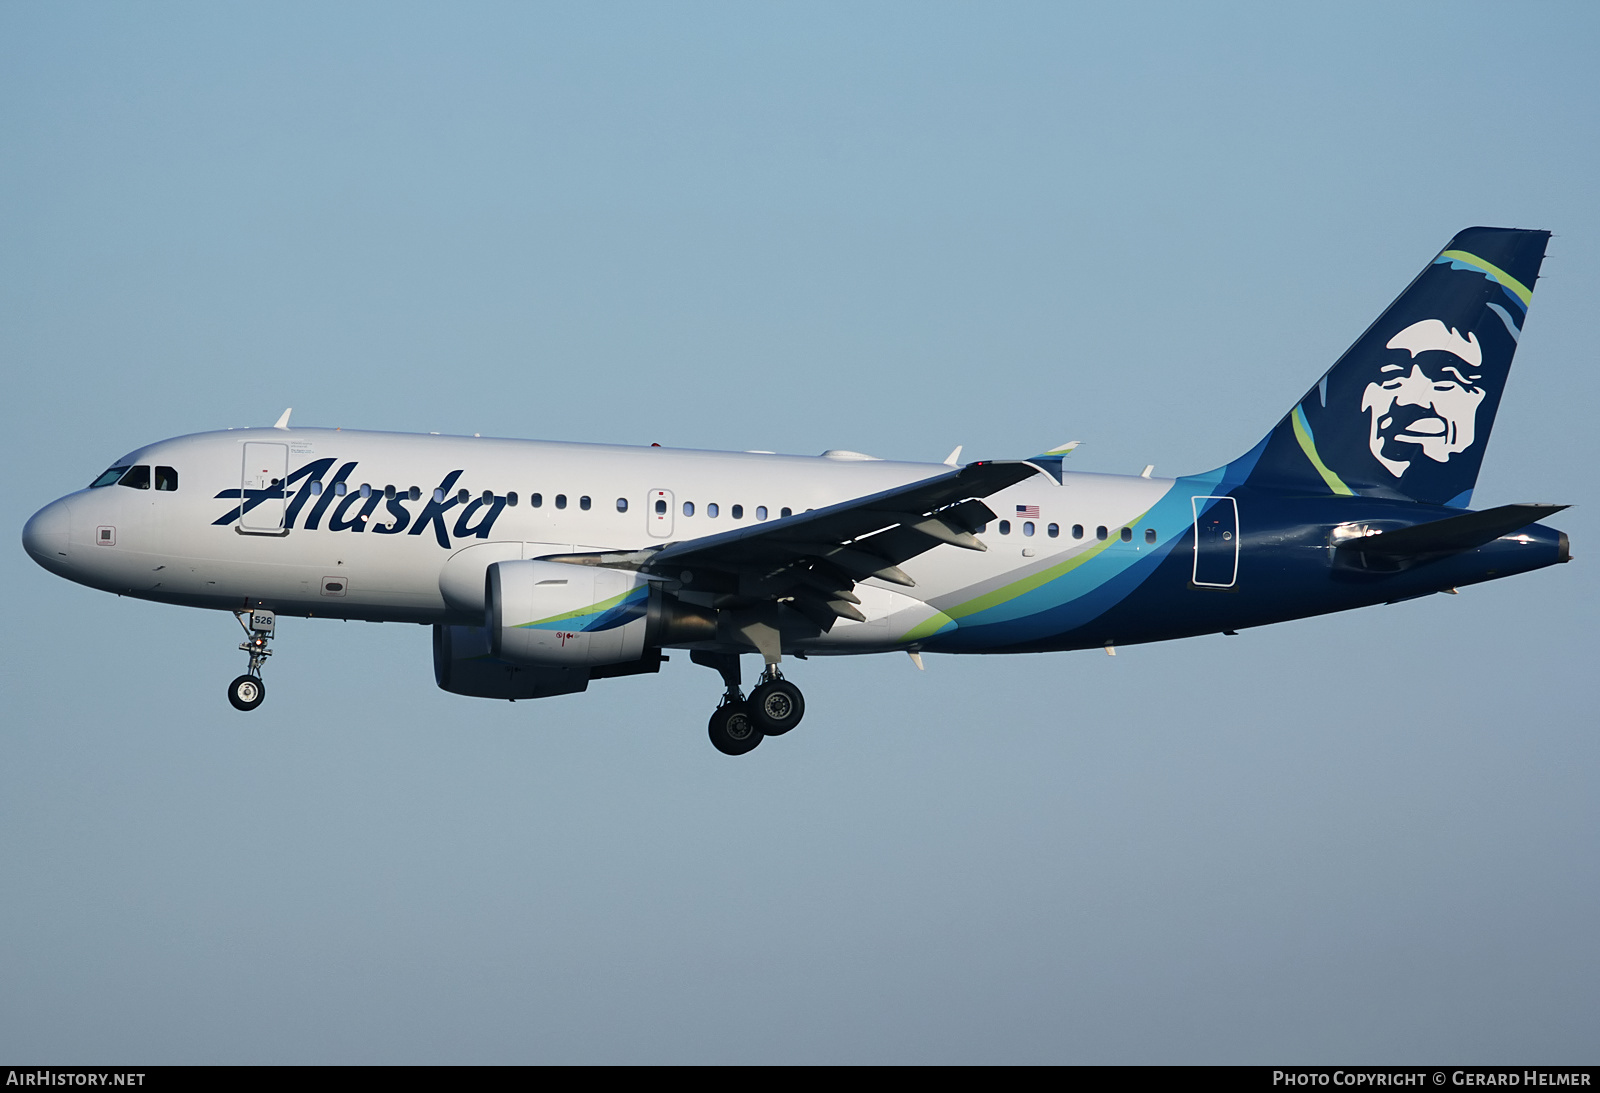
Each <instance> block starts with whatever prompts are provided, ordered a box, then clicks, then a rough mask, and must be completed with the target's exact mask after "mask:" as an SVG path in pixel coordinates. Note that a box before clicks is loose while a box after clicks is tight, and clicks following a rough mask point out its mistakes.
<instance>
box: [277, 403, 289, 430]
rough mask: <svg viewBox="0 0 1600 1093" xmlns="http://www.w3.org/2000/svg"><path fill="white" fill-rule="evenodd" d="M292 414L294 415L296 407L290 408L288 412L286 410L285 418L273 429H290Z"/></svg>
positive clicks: (281, 418) (280, 419)
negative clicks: (290, 416)
mask: <svg viewBox="0 0 1600 1093" xmlns="http://www.w3.org/2000/svg"><path fill="white" fill-rule="evenodd" d="M292 413H294V407H293V406H291V407H289V408H288V409H287V410H285V411H284V412H283V416H282V417H280V418H279V419H278V423H277V424H276V425H274V426H273V428H274V429H287V428H288V427H289V415H290V414H292Z"/></svg>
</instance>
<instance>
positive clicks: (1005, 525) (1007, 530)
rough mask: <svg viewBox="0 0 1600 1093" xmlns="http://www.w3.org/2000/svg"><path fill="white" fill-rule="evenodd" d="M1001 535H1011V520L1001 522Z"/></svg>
mask: <svg viewBox="0 0 1600 1093" xmlns="http://www.w3.org/2000/svg"><path fill="white" fill-rule="evenodd" d="M1000 534H1001V535H1010V534H1011V521H1010V520H1002V521H1000Z"/></svg>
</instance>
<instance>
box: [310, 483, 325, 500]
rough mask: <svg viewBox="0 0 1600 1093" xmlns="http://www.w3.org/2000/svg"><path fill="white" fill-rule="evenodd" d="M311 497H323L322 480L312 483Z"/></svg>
mask: <svg viewBox="0 0 1600 1093" xmlns="http://www.w3.org/2000/svg"><path fill="white" fill-rule="evenodd" d="M311 496H312V497H321V496H322V480H321V479H317V480H315V481H313V482H312V483H311Z"/></svg>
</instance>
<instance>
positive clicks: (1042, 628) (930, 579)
mask: <svg viewBox="0 0 1600 1093" xmlns="http://www.w3.org/2000/svg"><path fill="white" fill-rule="evenodd" d="M1548 239H1549V233H1548V232H1542V231H1518V230H1510V229H1501V228H1469V229H1467V230H1466V231H1464V232H1462V233H1460V234H1459V235H1457V236H1456V237H1455V238H1454V239H1452V240H1451V241H1450V245H1449V246H1448V247H1446V248H1445V250H1444V251H1443V252H1441V253H1440V254H1439V255H1438V257H1436V258H1434V259H1433V260H1432V261H1431V262H1430V263H1429V264H1428V265H1427V266H1426V267H1425V268H1424V269H1423V271H1422V273H1421V274H1419V275H1418V277H1417V278H1416V280H1415V281H1413V282H1412V283H1411V285H1410V287H1408V288H1407V289H1406V290H1405V291H1404V292H1403V293H1402V294H1401V295H1400V297H1399V298H1398V299H1397V300H1395V302H1394V303H1393V304H1391V305H1390V306H1389V308H1388V310H1387V311H1385V312H1384V313H1383V315H1382V316H1381V317H1379V319H1378V320H1377V322H1375V323H1374V324H1373V325H1372V326H1371V327H1370V328H1369V329H1368V330H1367V332H1366V333H1365V334H1363V335H1362V336H1361V337H1360V338H1359V339H1358V340H1357V341H1356V343H1355V345H1353V346H1352V347H1351V348H1350V349H1349V351H1347V352H1346V353H1345V354H1344V356H1342V357H1340V358H1339V360H1338V361H1337V363H1335V364H1334V366H1333V367H1332V368H1331V369H1329V370H1328V372H1327V373H1326V374H1325V375H1323V377H1322V378H1321V379H1320V380H1319V381H1318V382H1317V383H1316V384H1315V385H1314V386H1313V387H1312V388H1311V389H1310V390H1309V391H1308V392H1307V393H1306V395H1305V397H1304V398H1302V399H1301V400H1300V401H1299V402H1297V403H1296V404H1295V405H1294V406H1293V407H1292V408H1291V409H1290V410H1289V412H1288V413H1287V414H1285V415H1284V417H1283V419H1282V420H1281V421H1279V422H1278V424H1277V425H1276V426H1275V427H1274V428H1273V429H1272V431H1271V432H1269V433H1268V434H1267V435H1266V437H1265V438H1264V439H1263V440H1262V441H1261V442H1260V443H1259V444H1257V445H1255V446H1254V447H1253V448H1251V449H1250V450H1249V451H1248V452H1246V453H1245V454H1244V455H1242V456H1240V457H1239V458H1238V459H1235V460H1233V461H1232V462H1230V463H1228V464H1226V465H1225V466H1222V467H1218V468H1217V469H1215V470H1211V471H1207V472H1205V473H1203V474H1194V475H1188V476H1185V477H1181V478H1155V477H1152V476H1151V474H1150V472H1149V470H1148V469H1147V470H1146V473H1145V474H1143V475H1140V476H1127V477H1124V476H1118V475H1106V474H1083V473H1070V472H1067V471H1065V470H1064V467H1063V459H1064V457H1065V456H1066V455H1067V453H1068V451H1069V450H1070V447H1071V446H1070V445H1064V446H1062V447H1059V448H1056V449H1054V450H1051V451H1047V452H1045V453H1043V454H1041V455H1037V456H1035V457H1033V458H1031V459H1026V460H996V461H985V462H979V463H969V464H967V465H965V466H960V465H957V463H956V455H957V454H959V451H960V450H959V449H957V452H956V453H952V455H951V458H950V459H949V460H948V461H947V463H946V464H924V463H906V462H895V461H890V460H883V459H874V458H871V457H869V456H865V455H861V454H859V453H855V452H846V451H829V452H824V453H823V454H822V455H821V456H818V457H802V456H790V455H775V454H772V453H768V452H710V451H687V450H674V449H667V448H661V447H656V446H651V447H648V448H643V447H622V446H615V445H592V444H566V443H548V442H540V441H530V440H503V439H486V438H478V437H454V436H438V435H427V436H415V435H407V434H399V433H382V432H355V431H349V430H335V429H302V428H298V427H291V426H290V425H289V414H288V412H285V413H284V416H283V417H282V419H280V420H279V422H278V424H277V425H275V426H273V427H272V428H263V429H233V430H227V431H224V432H209V433H197V434H194V435H191V436H184V437H178V438H176V439H173V440H163V441H159V442H157V443H155V444H150V445H148V446H146V447H143V448H139V449H138V450H136V451H134V452H131V453H129V454H128V455H126V456H124V457H122V458H121V459H118V460H117V461H116V462H115V463H114V464H113V465H112V466H111V468H110V469H109V470H107V471H105V472H104V473H103V474H101V475H100V476H99V477H97V478H95V479H94V481H93V482H91V483H90V484H89V486H88V487H87V488H86V489H83V490H80V491H78V492H77V493H73V494H70V495H68V496H66V497H63V498H61V499H60V500H58V501H54V502H52V503H50V504H49V505H46V506H45V507H44V508H43V509H41V510H40V511H39V512H38V513H36V514H35V515H34V516H33V518H32V519H30V520H29V521H28V523H27V526H26V528H25V529H24V531H23V536H22V538H23V543H24V545H25V546H26V548H27V551H28V553H29V554H30V555H32V556H33V558H34V560H36V561H37V562H38V563H39V564H40V565H41V566H43V567H44V568H46V569H48V570H50V571H51V572H53V573H57V574H59V575H61V576H63V577H66V578H68V579H69V580H73V581H77V582H79V583H80V584H85V585H89V586H90V587H92V588H99V589H103V590H105V591H107V592H115V593H117V594H119V595H126V596H138V597H141V598H143V599H148V600H158V601H161V602H164V603H174V604H183V605H185V606H189V607H204V608H212V609H215V610H222V611H231V612H233V613H234V614H235V615H236V616H237V617H238V619H239V620H240V622H241V624H242V625H243V627H244V629H245V631H246V640H245V642H244V644H242V645H241V646H240V648H241V649H242V650H244V651H245V652H246V653H248V655H249V669H248V671H247V672H246V673H245V674H244V675H241V676H240V677H238V678H237V679H235V680H234V681H233V683H232V684H231V685H230V686H229V688H228V697H229V699H230V700H231V701H232V703H233V705H234V706H235V707H237V708H238V709H240V710H252V709H254V708H256V707H257V706H258V705H260V703H261V701H262V698H263V697H264V696H265V693H266V691H265V686H264V684H263V683H262V679H261V669H262V665H263V663H264V661H265V659H266V658H267V657H268V656H270V655H271V653H270V650H269V649H268V642H269V641H270V639H271V638H272V637H273V634H274V631H275V624H276V617H277V616H278V615H291V616H302V617H306V618H333V619H364V620H368V621H379V622H410V623H419V624H424V625H431V626H432V627H433V666H434V677H435V679H436V680H437V682H438V685H439V686H440V687H442V688H444V689H445V690H446V691H450V692H452V693H455V694H459V695H469V696H475V697H479V698H493V699H511V700H513V701H514V700H516V699H519V698H521V699H527V698H544V697H548V696H551V695H562V694H570V693H573V692H577V691H583V690H585V689H586V688H587V687H588V686H589V684H590V683H591V682H592V681H594V680H601V679H609V678H612V677H616V676H626V675H636V674H641V673H650V672H658V671H660V668H661V663H662V661H664V660H665V659H667V658H666V655H665V653H664V652H663V650H667V649H682V650H687V651H688V653H689V656H690V659H692V660H693V661H694V662H695V663H696V664H701V665H705V666H707V667H710V668H713V669H715V670H716V671H717V672H719V673H720V674H721V676H722V681H723V685H724V688H725V692H724V694H723V697H722V701H721V704H720V705H719V706H718V707H717V709H716V711H715V712H714V713H713V714H712V716H711V722H710V735H711V741H712V743H713V744H714V745H716V747H717V748H718V749H720V750H721V751H723V752H725V753H727V754H731V755H737V754H742V753H745V752H748V751H749V750H751V749H752V748H754V747H756V746H757V745H758V744H760V743H761V741H762V740H763V739H764V738H765V737H768V736H778V735H781V734H783V733H786V732H788V731H789V730H790V729H792V728H794V727H795V725H797V724H798V723H799V722H800V719H801V716H802V715H803V713H804V710H805V706H804V700H803V698H802V696H801V693H800V691H799V689H798V688H797V687H796V686H795V685H794V684H793V683H792V682H790V681H789V680H787V679H785V678H784V676H783V674H782V672H781V671H780V670H779V664H780V662H781V661H782V659H783V657H784V656H785V655H789V656H794V657H799V658H802V659H803V658H806V657H809V656H820V655H824V654H831V655H838V654H853V653H883V652H891V651H894V652H902V653H910V654H911V655H912V657H913V659H915V660H917V662H918V664H919V666H920V664H921V660H920V657H921V654H923V653H1038V652H1046V651H1054V650H1067V649H1091V648H1093V649H1100V648H1104V649H1106V650H1108V651H1112V652H1114V651H1115V648H1116V646H1117V645H1126V644H1133V643H1137V642H1149V641H1164V640H1167V639H1170V638H1182V637H1190V636H1193V635H1199V634H1215V633H1219V632H1220V633H1232V632H1234V631H1237V630H1240V629H1242V628H1244V627H1247V626H1261V625H1264V624H1266V623H1273V622H1281V621H1284V620H1286V619H1294V618H1302V617H1305V616H1309V615H1317V614H1322V613H1325V612H1329V611H1342V610H1345V609H1348V608H1354V607H1364V606H1368V605H1372V604H1381V603H1393V602H1395V601H1398V600H1405V599H1410V598H1413V597H1418V596H1425V595H1429V594H1432V593H1437V592H1452V591H1454V590H1455V589H1456V588H1457V587H1459V586H1461V585H1468V584H1475V583H1477V582H1480V581H1489V580H1495V579H1497V578H1500V577H1508V576H1511V575H1512V574H1515V573H1522V572H1525V571H1527V570H1532V569H1539V568H1541V567H1543V566H1548V565H1553V564H1555V563H1557V562H1565V561H1567V560H1568V543H1567V536H1566V535H1565V534H1563V533H1561V532H1559V531H1556V530H1554V529H1552V528H1548V527H1545V526H1543V525H1541V524H1540V523H1538V522H1537V521H1539V520H1541V519H1543V518H1544V517H1546V516H1548V515H1549V514H1551V513H1554V512H1556V511H1559V510H1560V509H1561V508H1564V507H1565V506H1562V505H1543V504H1514V505H1502V506H1499V507H1496V508H1491V509H1486V510H1483V511H1470V510H1469V509H1468V507H1467V506H1468V505H1469V504H1470V501H1471V497H1472V489H1473V484H1474V483H1475V481H1476V480H1477V476H1478V468H1479V465H1480V464H1481V462H1482V459H1483V450H1484V446H1485V444H1486V443H1487V442H1488V439H1489V430H1490V427H1491V426H1492V425H1493V424H1494V417H1495V411H1496V409H1497V408H1498V406H1499V403H1500V395H1501V392H1502V391H1503V390H1504V387H1505V382H1506V376H1507V372H1508V371H1509V369H1510V366H1511V358H1512V355H1513V353H1515V351H1516V348H1517V342H1518V340H1519V339H1520V337H1521V335H1522V328H1523V321H1524V318H1525V316H1526V314H1527V309H1528V304H1529V302H1530V300H1531V297H1532V289H1533V285H1534V282H1535V280H1536V279H1537V277H1538V273H1539V267H1540V264H1541V263H1542V261H1543V259H1544V251H1545V245H1546V242H1547V241H1548ZM747 654H751V655H759V656H760V657H761V659H762V662H763V665H764V667H763V670H762V672H761V675H760V678H759V680H758V681H757V682H756V685H755V686H754V688H753V689H752V690H751V691H750V693H749V695H748V696H746V695H745V693H744V691H743V689H742V679H741V673H740V658H741V657H742V656H744V655H747Z"/></svg>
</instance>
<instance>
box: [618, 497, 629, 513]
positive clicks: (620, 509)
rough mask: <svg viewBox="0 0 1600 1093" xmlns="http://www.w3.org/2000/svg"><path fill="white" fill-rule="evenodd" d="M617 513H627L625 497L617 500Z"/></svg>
mask: <svg viewBox="0 0 1600 1093" xmlns="http://www.w3.org/2000/svg"><path fill="white" fill-rule="evenodd" d="M617 511H618V512H627V511H628V499H627V498H626V497H619V498H617Z"/></svg>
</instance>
